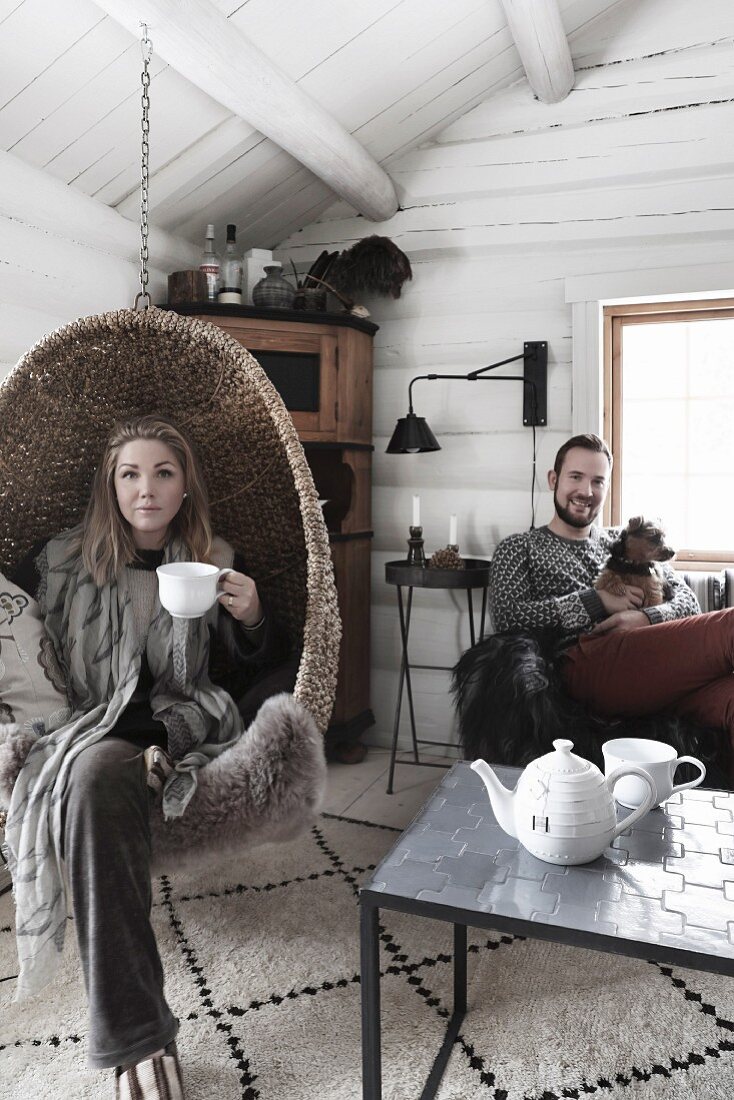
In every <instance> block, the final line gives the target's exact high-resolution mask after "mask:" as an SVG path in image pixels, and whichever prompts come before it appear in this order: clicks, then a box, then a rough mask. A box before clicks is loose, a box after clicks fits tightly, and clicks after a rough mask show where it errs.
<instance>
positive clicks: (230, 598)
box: [227, 596, 234, 607]
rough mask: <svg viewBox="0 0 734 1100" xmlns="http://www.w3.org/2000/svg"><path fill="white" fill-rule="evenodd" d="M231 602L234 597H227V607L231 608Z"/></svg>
mask: <svg viewBox="0 0 734 1100" xmlns="http://www.w3.org/2000/svg"><path fill="white" fill-rule="evenodd" d="M233 600H234V596H230V597H229V599H228V600H227V607H231V606H232V601H233Z"/></svg>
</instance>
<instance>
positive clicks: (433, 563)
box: [428, 546, 464, 569]
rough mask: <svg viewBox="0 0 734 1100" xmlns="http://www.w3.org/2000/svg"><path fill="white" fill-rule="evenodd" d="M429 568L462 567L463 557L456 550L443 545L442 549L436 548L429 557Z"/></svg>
mask: <svg viewBox="0 0 734 1100" xmlns="http://www.w3.org/2000/svg"><path fill="white" fill-rule="evenodd" d="M428 568H429V569H463V568H464V559H463V558H462V556H461V554H460V553H459V551H458V550H453V549H452V548H451V547H450V546H447V547H445V548H444V549H443V550H436V551H435V552H434V553H433V554H432V555H431V557H430V559H429V562H428Z"/></svg>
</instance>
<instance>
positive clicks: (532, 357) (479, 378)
mask: <svg viewBox="0 0 734 1100" xmlns="http://www.w3.org/2000/svg"><path fill="white" fill-rule="evenodd" d="M525 347H526V350H525V351H523V352H522V353H521V354H520V355H511V356H509V358H507V359H500V360H499V361H498V362H497V363H489V364H488V365H487V366H486V367H479V368H478V369H477V370H473V371H470V372H469V374H418V375H416V377H415V378H411V380H410V383H409V385H408V413H409V414H413V413H414V409H413V385H414V383H416V382H421V381H424V380H426V381H429V382H435V381H436V380H437V379H451V378H458V379H460V380H461V381H463V382H523V383H524V384H525V385H526V386H530V388H531V391H532V397H533V413H534V416H533V420H534V421H535V422H537V421H538V415H537V410H538V386H537V384H536V380H534V379H533V378H527V377H526V376H525V375H520V374H502V375H497V376H495V377H492V378H484V377H483V376H484V375H485V374H486V373H487V371H490V370H496V369H497V367H504V366H506V365H507V364H508V363H517V362H519V360H521V359H522V360H523V362H525V363H534V362H538V361H539V354H538V352H539V348H542V349H543V353H544V354H543V371H544V372H545V369H546V366H545V364H546V362H547V344H540V343H531V344H526V345H525ZM544 392H545V386H544ZM540 422H541V423H544V422H545V418H543V419H542V420H541V421H540Z"/></svg>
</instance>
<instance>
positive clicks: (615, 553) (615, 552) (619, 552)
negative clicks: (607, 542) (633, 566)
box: [609, 527, 627, 558]
mask: <svg viewBox="0 0 734 1100" xmlns="http://www.w3.org/2000/svg"><path fill="white" fill-rule="evenodd" d="M626 549H627V528H626V527H625V528H624V529H623V530H622V531H620V533H619V534H618V535H617V537H616V539H615V540H614V542H613V543H612V545H611V546H610V547H609V553H610V554H611V555H612V557H614V558H623V557H624V555H625V551H626Z"/></svg>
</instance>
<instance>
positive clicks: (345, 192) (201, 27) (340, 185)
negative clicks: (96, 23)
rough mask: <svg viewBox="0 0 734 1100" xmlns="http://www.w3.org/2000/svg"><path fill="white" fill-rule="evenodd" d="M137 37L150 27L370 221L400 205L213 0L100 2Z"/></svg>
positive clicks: (163, 47)
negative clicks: (218, 8) (142, 30)
mask: <svg viewBox="0 0 734 1100" xmlns="http://www.w3.org/2000/svg"><path fill="white" fill-rule="evenodd" d="M95 2H96V3H97V4H98V6H99V7H100V8H102V10H103V11H105V12H107V14H108V15H110V16H111V17H112V18H113V19H115V20H116V21H117V22H118V23H121V24H122V26H123V27H125V28H126V29H127V30H128V31H130V33H131V34H133V35H135V37H136V38H139V37H140V33H141V32H140V23H145V24H146V25H147V26H148V29H149V35H150V39H151V42H152V45H153V49H154V51H155V53H156V54H157V55H158V56H159V57H161V58H162V59H163V60H164V61H166V62H167V63H168V64H169V65H171V66H172V67H173V68H174V69H176V71H177V72H179V73H180V74H181V76H183V77H185V78H186V79H187V80H189V81H190V82H191V83H192V84H195V85H196V86H197V87H198V88H201V90H202V91H203V92H206V93H207V95H210V96H211V97H212V98H213V99H215V100H216V101H217V102H218V103H221V104H222V105H223V106H225V107H227V108H228V109H229V110H230V111H232V112H233V114H236V115H238V116H239V117H240V118H243V119H245V120H246V121H247V122H249V123H250V124H251V125H253V126H255V127H256V128H257V129H258V130H259V131H260V133H262V134H265V136H266V137H269V138H270V139H271V140H272V141H274V142H275V143H276V144H277V145H279V146H280V147H281V148H282V149H284V150H285V151H286V152H288V153H290V154H291V156H293V157H295V158H296V160H298V161H299V162H300V163H301V164H303V165H304V166H305V167H306V168H309V169H310V170H311V171H312V172H313V173H314V175H316V176H318V177H319V179H321V180H323V181H324V183H326V184H327V186H328V187H330V188H331V190H332V191H334V192H335V193H336V194H337V195H339V196H340V197H341V198H343V199H346V200H347V202H349V203H350V204H351V205H352V206H353V207H355V209H356V210H357V211H358V212H359V213H360V214H363V215H364V216H365V217H366V218H369V219H370V220H371V221H386V220H387V219H388V218H391V217H392V216H393V214H395V213H396V211H397V209H398V200H397V195H396V193H395V188H394V186H393V184H392V181H391V179H390V177H389V176H388V175H387V173H386V172H385V171H384V169H382V168H381V167H380V166H379V164H378V163H377V162H376V161H375V160H374V158H373V157H371V156H370V154H369V153H368V152H367V150H366V149H365V148H364V146H362V145H361V144H360V143H359V142H358V141H357V140H356V138H354V137H352V135H351V134H350V133H348V132H347V130H345V129H344V127H343V126H341V125H340V124H339V123H338V122H337V121H336V119H335V118H333V117H332V116H331V115H330V114H329V113H328V111H325V110H324V108H323V107H321V106H320V105H319V104H318V103H316V101H315V100H313V99H311V97H310V96H308V95H307V94H306V93H305V92H304V91H302V90H301V88H299V87H298V85H297V84H295V83H294V81H292V80H291V79H290V77H288V76H286V75H285V73H283V72H281V70H280V69H278V68H277V67H276V66H275V65H274V64H273V63H272V62H271V61H270V60H269V58H267V57H266V56H265V54H263V53H261V51H260V50H258V49H257V48H256V47H255V46H254V45H253V44H252V43H251V42H250V41H249V40H248V39H247V38H246V37H245V35H244V34H242V32H241V31H239V30H238V29H237V27H236V26H235V25H234V24H233V23H232V22H231V21H229V20H228V19H226V18H225V16H224V15H222V14H221V13H220V12H219V11H218V10H217V9H216V8H215V7H214V6H213V5H212V4H211V3H209V2H208V0H95Z"/></svg>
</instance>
